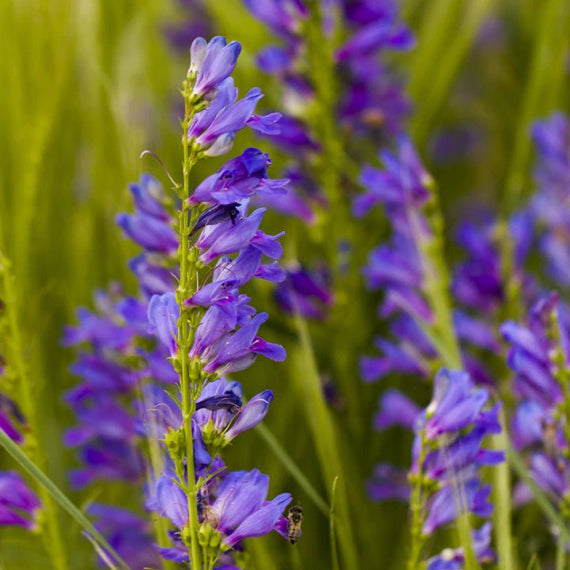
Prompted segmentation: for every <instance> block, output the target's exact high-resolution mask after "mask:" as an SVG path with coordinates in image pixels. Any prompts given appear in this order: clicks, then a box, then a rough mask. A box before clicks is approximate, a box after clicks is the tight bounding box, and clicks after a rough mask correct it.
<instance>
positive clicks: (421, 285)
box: [353, 137, 437, 381]
mask: <svg viewBox="0 0 570 570" xmlns="http://www.w3.org/2000/svg"><path fill="white" fill-rule="evenodd" d="M380 158H381V160H382V162H383V164H384V167H385V168H384V169H383V170H380V169H377V168H373V167H372V166H366V167H365V168H364V169H363V171H362V174H361V183H362V184H363V186H364V187H365V192H364V193H362V194H360V195H359V196H357V197H356V199H355V201H354V205H353V211H354V214H355V215H356V216H357V217H362V216H364V215H365V214H367V213H368V212H369V211H370V210H371V209H372V208H373V207H375V206H376V205H378V204H382V205H383V206H384V209H385V212H386V215H387V217H388V218H389V219H390V221H391V224H392V229H393V233H392V237H391V240H390V242H389V243H386V244H382V245H380V246H378V247H377V248H376V249H375V250H374V251H373V252H372V253H371V254H370V258H369V262H368V265H367V266H366V267H365V268H364V275H365V277H366V280H367V284H368V287H369V288H370V289H372V290H377V289H382V290H383V291H384V301H383V303H382V304H381V306H380V307H379V315H380V316H381V317H384V318H386V317H390V316H392V315H394V314H395V313H398V314H399V315H398V317H397V318H396V319H395V320H394V321H393V322H392V324H391V332H392V334H393V335H394V336H395V337H396V338H397V339H398V342H397V343H393V342H391V341H389V340H386V339H381V338H379V339H376V341H375V344H376V346H377V347H378V348H379V349H380V351H381V352H382V356H380V357H374V358H370V357H365V358H363V359H362V361H361V371H362V375H363V377H364V379H365V380H367V381H373V380H377V379H378V378H381V377H382V376H384V375H386V374H388V373H389V372H393V371H399V372H413V373H415V374H419V375H422V376H424V377H429V376H430V374H431V372H432V371H433V370H432V365H431V361H432V360H433V359H434V358H435V357H436V356H437V351H436V349H435V347H434V346H433V342H432V341H431V340H430V339H428V338H426V336H425V334H424V332H423V331H422V329H421V328H420V326H419V323H423V324H422V326H432V325H433V311H432V307H431V306H430V300H429V297H428V295H427V292H426V280H427V279H428V278H429V276H428V273H431V274H432V276H431V277H432V278H433V273H434V271H435V269H434V268H433V265H432V263H431V261H430V260H429V259H428V258H427V256H426V254H425V252H424V250H423V249H422V248H423V247H426V244H429V243H433V239H434V236H433V231H432V229H431V227H430V223H429V221H428V219H427V217H426V215H425V208H426V207H427V205H428V203H429V201H430V200H431V198H432V193H431V189H430V188H431V185H432V180H431V177H430V176H429V174H428V173H427V171H426V170H425V168H424V167H423V165H422V163H421V161H420V159H419V157H418V155H417V153H416V151H415V149H414V147H413V145H412V143H411V141H410V140H409V139H407V138H403V137H402V138H400V139H399V141H398V145H397V152H396V153H392V152H390V151H387V150H386V151H383V152H382V153H381V155H380Z"/></svg>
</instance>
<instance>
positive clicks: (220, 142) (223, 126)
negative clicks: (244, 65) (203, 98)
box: [188, 87, 263, 156]
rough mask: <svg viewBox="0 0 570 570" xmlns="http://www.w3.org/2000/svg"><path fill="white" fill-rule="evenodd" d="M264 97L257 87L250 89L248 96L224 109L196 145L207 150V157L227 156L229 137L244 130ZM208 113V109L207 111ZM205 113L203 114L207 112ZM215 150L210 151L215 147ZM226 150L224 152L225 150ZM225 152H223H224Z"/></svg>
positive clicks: (197, 139) (197, 140)
mask: <svg viewBox="0 0 570 570" xmlns="http://www.w3.org/2000/svg"><path fill="white" fill-rule="evenodd" d="M262 97H263V93H262V92H261V90H260V89H258V88H257V87H254V88H253V89H250V90H249V91H248V93H247V95H246V96H245V97H244V98H243V99H240V100H239V101H236V102H232V103H231V104H229V105H226V106H225V107H223V108H222V109H221V110H220V111H219V112H218V113H217V114H216V116H215V117H213V120H212V121H211V122H210V123H209V124H208V125H207V126H206V128H204V130H202V131H201V132H200V134H199V135H198V136H196V138H195V144H196V145H197V146H198V148H199V149H202V150H205V151H206V155H207V156H219V155H222V154H225V152H227V151H229V150H230V148H231V143H229V142H227V141H228V137H230V138H232V141H233V136H234V135H235V133H236V132H237V131H239V130H241V129H243V128H244V127H245V126H246V124H247V121H248V120H249V119H250V118H251V117H252V115H253V112H254V111H255V107H256V105H257V102H258V101H259V100H260V99H261V98H262ZM206 111H208V109H206ZM206 111H203V112H206ZM188 134H189V136H190V137H192V136H193V132H192V126H190V131H189V133H188ZM216 143H217V146H215V147H214V148H215V150H210V151H209V152H208V149H210V147H212V146H213V145H215V144H216ZM223 149H224V150H223ZM222 150H223V152H222Z"/></svg>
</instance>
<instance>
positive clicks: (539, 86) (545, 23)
mask: <svg viewBox="0 0 570 570" xmlns="http://www.w3.org/2000/svg"><path fill="white" fill-rule="evenodd" d="M539 6H540V14H539V16H538V22H537V23H536V24H534V23H533V32H534V33H533V38H534V50H533V54H532V59H531V64H530V69H529V72H528V78H527V81H526V84H525V87H524V95H523V99H522V102H521V104H520V111H519V114H518V116H519V119H518V121H517V128H516V130H515V133H514V139H513V152H512V158H511V161H510V164H509V168H508V172H507V176H506V182H505V192H504V194H503V196H504V203H503V206H504V211H505V212H511V211H512V210H513V209H514V208H517V207H518V205H519V203H520V200H521V196H522V194H523V190H524V185H525V180H526V176H527V168H526V167H527V162H528V160H529V157H530V152H531V138H530V136H529V129H530V124H531V121H533V120H534V119H535V118H537V116H538V115H539V113H540V112H544V111H545V110H546V109H545V106H546V105H547V104H548V103H550V105H552V100H551V99H552V95H551V91H552V82H556V78H557V77H560V76H563V75H564V74H566V59H565V55H564V54H565V53H566V52H567V46H568V31H567V25H568V19H569V13H570V7H569V4H568V2H567V0H546V1H545V2H541V3H540V4H539Z"/></svg>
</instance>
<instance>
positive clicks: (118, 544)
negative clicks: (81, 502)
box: [88, 503, 160, 570]
mask: <svg viewBox="0 0 570 570" xmlns="http://www.w3.org/2000/svg"><path fill="white" fill-rule="evenodd" d="M88 513H89V514H90V515H91V516H94V517H97V519H98V520H97V521H96V522H95V527H96V528H97V530H98V531H99V532H100V533H102V534H103V535H104V536H106V537H107V540H108V541H109V544H110V545H111V546H112V547H113V549H114V550H115V551H116V552H118V553H119V554H120V555H121V558H123V560H125V562H127V564H128V565H129V568H132V569H133V570H142V569H143V568H148V567H156V566H158V565H159V564H160V562H159V559H158V555H157V553H156V550H155V548H154V546H153V544H152V536H151V528H150V524H149V522H148V521H146V520H144V519H141V518H139V517H137V516H135V515H134V514H133V513H131V512H129V511H127V510H124V509H119V508H117V507H111V506H108V505H103V504H101V503H93V504H92V505H90V506H89V509H88Z"/></svg>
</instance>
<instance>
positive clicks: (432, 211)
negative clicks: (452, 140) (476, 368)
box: [410, 180, 462, 370]
mask: <svg viewBox="0 0 570 570" xmlns="http://www.w3.org/2000/svg"><path fill="white" fill-rule="evenodd" d="M428 186H429V187H431V190H432V199H431V201H430V202H428V204H427V205H426V216H427V218H428V220H429V222H430V227H431V230H432V232H433V235H432V236H431V238H430V239H426V237H425V236H423V235H422V231H423V230H422V229H421V226H420V224H421V222H420V220H418V219H416V217H415V216H414V215H413V213H412V214H411V215H410V225H411V226H412V231H413V232H414V235H415V241H416V243H417V244H418V247H419V250H420V258H421V263H422V274H423V276H424V285H423V289H424V292H425V295H426V297H427V299H428V302H429V305H430V307H431V310H432V312H433V324H429V325H426V328H430V329H431V335H430V336H431V337H432V338H434V339H435V342H436V348H437V349H438V352H439V353H440V356H441V357H442V359H443V360H444V362H445V365H446V366H449V367H450V368H453V369H455V370H458V369H460V368H462V359H461V351H460V349H459V342H458V340H457V337H456V335H455V329H454V326H453V317H452V311H451V300H450V297H449V283H450V278H449V271H448V269H447V264H446V261H445V255H444V239H445V238H444V221H443V216H442V214H441V208H440V206H439V200H438V195H437V188H436V187H435V184H434V183H433V181H432V180H430V181H429V182H428Z"/></svg>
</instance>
